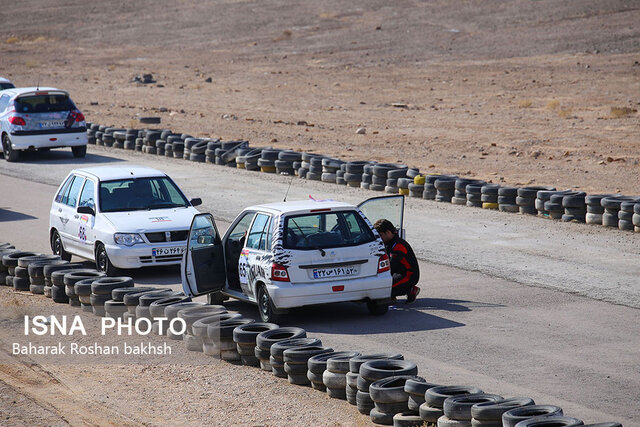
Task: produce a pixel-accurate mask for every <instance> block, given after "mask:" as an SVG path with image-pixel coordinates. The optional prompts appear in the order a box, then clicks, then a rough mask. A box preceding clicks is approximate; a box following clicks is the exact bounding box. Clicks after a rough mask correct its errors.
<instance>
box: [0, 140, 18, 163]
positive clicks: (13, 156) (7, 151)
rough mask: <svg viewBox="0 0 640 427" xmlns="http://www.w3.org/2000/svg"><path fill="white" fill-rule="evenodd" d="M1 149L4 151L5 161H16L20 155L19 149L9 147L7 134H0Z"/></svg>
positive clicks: (9, 142)
mask: <svg viewBox="0 0 640 427" xmlns="http://www.w3.org/2000/svg"><path fill="white" fill-rule="evenodd" d="M2 150H3V152H4V158H5V160H6V161H7V162H17V161H18V157H19V156H20V151H17V150H14V149H13V148H11V141H10V140H9V136H8V135H3V136H2Z"/></svg>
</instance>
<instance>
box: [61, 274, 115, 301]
mask: <svg viewBox="0 0 640 427" xmlns="http://www.w3.org/2000/svg"><path fill="white" fill-rule="evenodd" d="M103 276H106V274H105V273H103V272H102V271H98V270H95V269H90V268H80V269H75V270H72V271H70V272H68V273H66V274H65V275H64V278H63V282H64V290H65V293H66V294H67V297H69V305H72V306H74V307H81V303H80V297H79V296H78V295H76V292H75V284H76V282H79V281H80V280H85V279H93V280H95V279H98V278H100V277H103ZM92 305H93V304H92Z"/></svg>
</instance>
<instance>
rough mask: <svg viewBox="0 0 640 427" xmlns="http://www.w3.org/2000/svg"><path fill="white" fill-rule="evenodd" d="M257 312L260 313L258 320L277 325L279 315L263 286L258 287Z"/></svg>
mask: <svg viewBox="0 0 640 427" xmlns="http://www.w3.org/2000/svg"><path fill="white" fill-rule="evenodd" d="M257 297H258V298H257V301H258V311H259V312H260V318H261V319H262V321H263V322H267V323H278V321H279V320H280V315H279V314H278V313H277V312H276V307H275V305H274V304H273V301H272V300H271V297H270V296H269V292H268V291H267V287H266V286H265V285H259V286H258V295H257Z"/></svg>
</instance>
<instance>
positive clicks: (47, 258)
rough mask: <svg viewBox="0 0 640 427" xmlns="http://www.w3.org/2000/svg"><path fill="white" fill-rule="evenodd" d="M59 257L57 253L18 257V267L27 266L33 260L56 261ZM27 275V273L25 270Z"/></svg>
mask: <svg viewBox="0 0 640 427" xmlns="http://www.w3.org/2000/svg"><path fill="white" fill-rule="evenodd" d="M59 259H60V257H59V256H57V255H34V256H25V257H20V258H19V259H18V267H23V268H28V267H29V265H31V264H32V263H34V262H40V261H56V260H59ZM27 275H29V273H28V272H27Z"/></svg>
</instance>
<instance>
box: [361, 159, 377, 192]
mask: <svg viewBox="0 0 640 427" xmlns="http://www.w3.org/2000/svg"><path fill="white" fill-rule="evenodd" d="M376 164H377V163H376V162H369V163H368V164H366V165H364V167H363V168H362V171H363V172H362V182H360V188H363V189H365V190H369V189H370V187H371V183H372V182H373V167H374V166H375V165H376Z"/></svg>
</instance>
